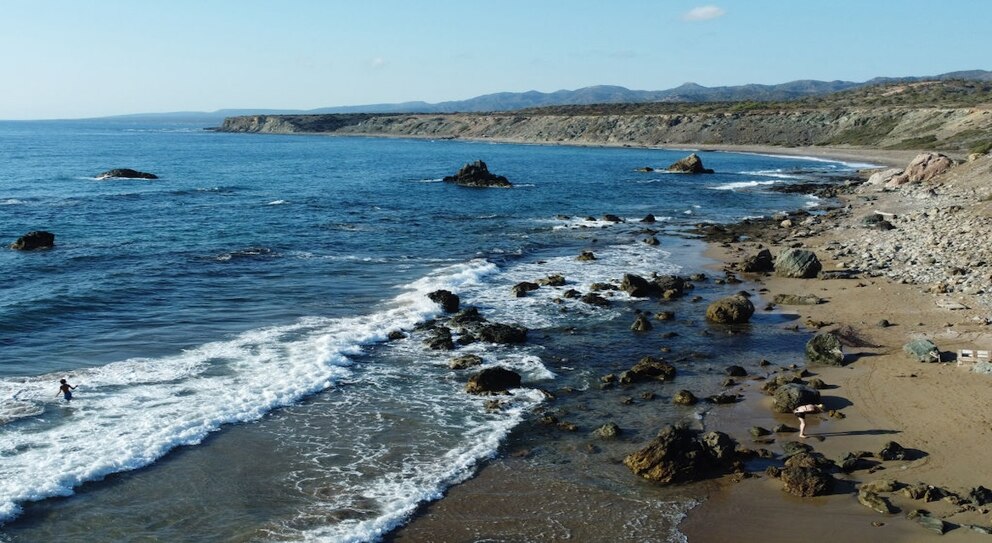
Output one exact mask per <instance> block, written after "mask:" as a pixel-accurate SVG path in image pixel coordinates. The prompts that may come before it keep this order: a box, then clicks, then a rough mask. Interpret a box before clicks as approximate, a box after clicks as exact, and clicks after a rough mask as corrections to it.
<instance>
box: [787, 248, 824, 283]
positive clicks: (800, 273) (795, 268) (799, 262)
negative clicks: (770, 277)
mask: <svg viewBox="0 0 992 543" xmlns="http://www.w3.org/2000/svg"><path fill="white" fill-rule="evenodd" d="M822 267H823V266H822V265H821V264H820V260H819V259H818V258H816V254H814V253H813V251H810V250H808V249H786V250H784V251H782V252H781V253H779V255H778V258H776V259H775V275H778V276H780V277H797V278H800V279H808V278H810V277H816V274H818V273H820V269H821V268H822Z"/></svg>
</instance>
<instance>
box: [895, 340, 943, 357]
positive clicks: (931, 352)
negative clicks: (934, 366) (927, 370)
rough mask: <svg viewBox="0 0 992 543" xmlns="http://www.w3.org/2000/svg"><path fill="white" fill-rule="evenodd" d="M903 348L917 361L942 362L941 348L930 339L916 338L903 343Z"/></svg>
mask: <svg viewBox="0 0 992 543" xmlns="http://www.w3.org/2000/svg"><path fill="white" fill-rule="evenodd" d="M902 350H903V352H905V353H906V354H908V355H909V356H910V358H912V359H914V360H916V361H917V362H940V349H938V348H937V345H935V344H934V342H932V341H930V340H929V339H923V338H919V339H914V340H912V341H910V342H909V343H907V344H905V345H903V347H902Z"/></svg>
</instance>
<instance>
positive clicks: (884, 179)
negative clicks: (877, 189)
mask: <svg viewBox="0 0 992 543" xmlns="http://www.w3.org/2000/svg"><path fill="white" fill-rule="evenodd" d="M903 171H905V170H903V169H902V168H889V169H887V170H882V171H878V172H875V173H873V174H871V177H869V178H868V181H866V183H867V184H869V185H884V184H886V183H888V182H889V181H890V180H891V179H892V178H893V177H895V176H897V175H900V174H902V172H903Z"/></svg>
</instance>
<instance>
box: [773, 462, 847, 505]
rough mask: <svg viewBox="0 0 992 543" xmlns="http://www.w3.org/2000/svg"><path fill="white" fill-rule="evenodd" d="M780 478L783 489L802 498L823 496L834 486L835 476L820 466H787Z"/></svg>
mask: <svg viewBox="0 0 992 543" xmlns="http://www.w3.org/2000/svg"><path fill="white" fill-rule="evenodd" d="M779 478H780V479H781V480H782V483H783V487H782V489H783V490H785V491H786V492H788V493H789V494H792V495H793V496H799V497H801V498H809V497H812V496H822V495H824V494H826V493H828V492H830V490H831V489H833V487H834V476H833V475H831V474H829V473H827V472H826V471H824V470H823V469H820V468H806V467H798V466H796V467H787V468H785V469H783V470H782V471H781V474H780V476H779Z"/></svg>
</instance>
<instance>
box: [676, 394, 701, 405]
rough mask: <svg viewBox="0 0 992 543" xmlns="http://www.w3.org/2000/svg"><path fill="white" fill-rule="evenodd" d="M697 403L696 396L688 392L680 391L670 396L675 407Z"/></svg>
mask: <svg viewBox="0 0 992 543" xmlns="http://www.w3.org/2000/svg"><path fill="white" fill-rule="evenodd" d="M698 402H699V399H697V398H696V395H695V394H693V393H692V392H689V391H688V390H680V391H678V392H676V393H675V395H674V396H672V403H674V404H675V405H696V403H698Z"/></svg>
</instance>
